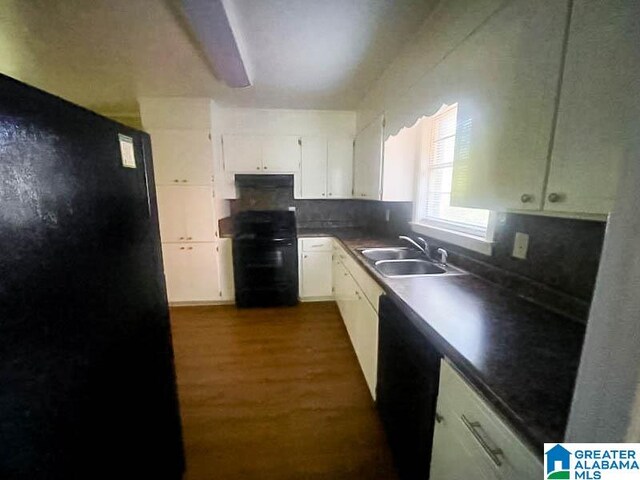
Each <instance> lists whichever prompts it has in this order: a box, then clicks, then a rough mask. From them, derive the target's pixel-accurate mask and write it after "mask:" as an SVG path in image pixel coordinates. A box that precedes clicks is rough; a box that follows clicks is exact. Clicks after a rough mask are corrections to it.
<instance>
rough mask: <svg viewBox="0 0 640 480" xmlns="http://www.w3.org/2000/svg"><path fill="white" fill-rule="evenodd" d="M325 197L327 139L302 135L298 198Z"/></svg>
mask: <svg viewBox="0 0 640 480" xmlns="http://www.w3.org/2000/svg"><path fill="white" fill-rule="evenodd" d="M326 197H327V139H326V138H325V137H302V163H301V165H300V198H326Z"/></svg>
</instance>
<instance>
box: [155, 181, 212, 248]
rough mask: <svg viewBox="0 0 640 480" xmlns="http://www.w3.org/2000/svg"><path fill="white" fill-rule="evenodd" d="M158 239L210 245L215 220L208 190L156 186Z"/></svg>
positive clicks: (207, 188) (209, 190) (165, 241)
mask: <svg viewBox="0 0 640 480" xmlns="http://www.w3.org/2000/svg"><path fill="white" fill-rule="evenodd" d="M156 191H157V194H158V212H159V214H160V215H159V219H160V236H161V238H162V242H163V243H168V242H171V243H173V242H212V241H214V240H216V234H217V231H216V220H215V211H214V207H213V189H212V188H211V187H182V186H180V187H174V186H165V185H158V186H157V187H156Z"/></svg>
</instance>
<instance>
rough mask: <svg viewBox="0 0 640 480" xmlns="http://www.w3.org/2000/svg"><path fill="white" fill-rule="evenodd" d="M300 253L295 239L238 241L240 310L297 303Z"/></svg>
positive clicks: (235, 260)
mask: <svg viewBox="0 0 640 480" xmlns="http://www.w3.org/2000/svg"><path fill="white" fill-rule="evenodd" d="M297 250H298V249H297V242H296V240H295V239H271V240H256V239H252V240H238V241H234V243H233V263H234V279H235V287H236V303H237V304H238V306H269V305H292V304H295V303H297V291H298V252H297Z"/></svg>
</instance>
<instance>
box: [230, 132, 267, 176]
mask: <svg viewBox="0 0 640 480" xmlns="http://www.w3.org/2000/svg"><path fill="white" fill-rule="evenodd" d="M262 141H263V138H262V137H261V136H259V135H223V136H222V158H223V165H224V169H225V171H227V172H234V173H236V172H237V173H256V172H258V171H262Z"/></svg>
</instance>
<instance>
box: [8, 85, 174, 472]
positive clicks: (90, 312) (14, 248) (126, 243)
mask: <svg viewBox="0 0 640 480" xmlns="http://www.w3.org/2000/svg"><path fill="white" fill-rule="evenodd" d="M123 152H124V153H123ZM131 153H133V155H131ZM132 156H133V161H134V162H135V168H132V167H133V166H134V165H133V164H131V163H130V161H131V158H132ZM123 158H124V159H125V163H126V161H129V166H125V165H124V164H123ZM154 192H155V187H154V181H153V168H152V158H151V146H150V140H149V136H148V135H147V134H146V133H144V132H141V131H137V130H134V129H131V128H128V127H126V126H124V125H121V124H119V123H116V122H113V121H110V120H108V119H107V118H104V117H101V116H99V115H97V114H95V113H92V112H90V111H88V110H85V109H83V108H80V107H78V106H75V105H73V104H71V103H68V102H66V101H63V100H61V99H59V98H57V97H54V96H52V95H49V94H47V93H45V92H42V91H40V90H37V89H35V88H32V87H29V86H27V85H25V84H22V83H20V82H17V81H15V80H13V79H11V78H8V77H6V76H2V75H0V478H2V479H3V480H13V479H29V480H39V479H65V480H70V479H106V478H110V479H115V478H118V479H128V478H136V479H141V478H153V479H167V480H170V479H171V480H173V479H179V478H181V475H182V472H183V471H184V457H183V448H182V437H181V426H180V416H179V411H178V402H177V394H176V382H175V374H174V366H173V350H172V344H171V332H170V327H169V313H168V307H167V299H166V293H165V284H164V277H163V269H162V257H161V250H160V239H159V233H158V218H157V209H156V198H155V193H154Z"/></svg>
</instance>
